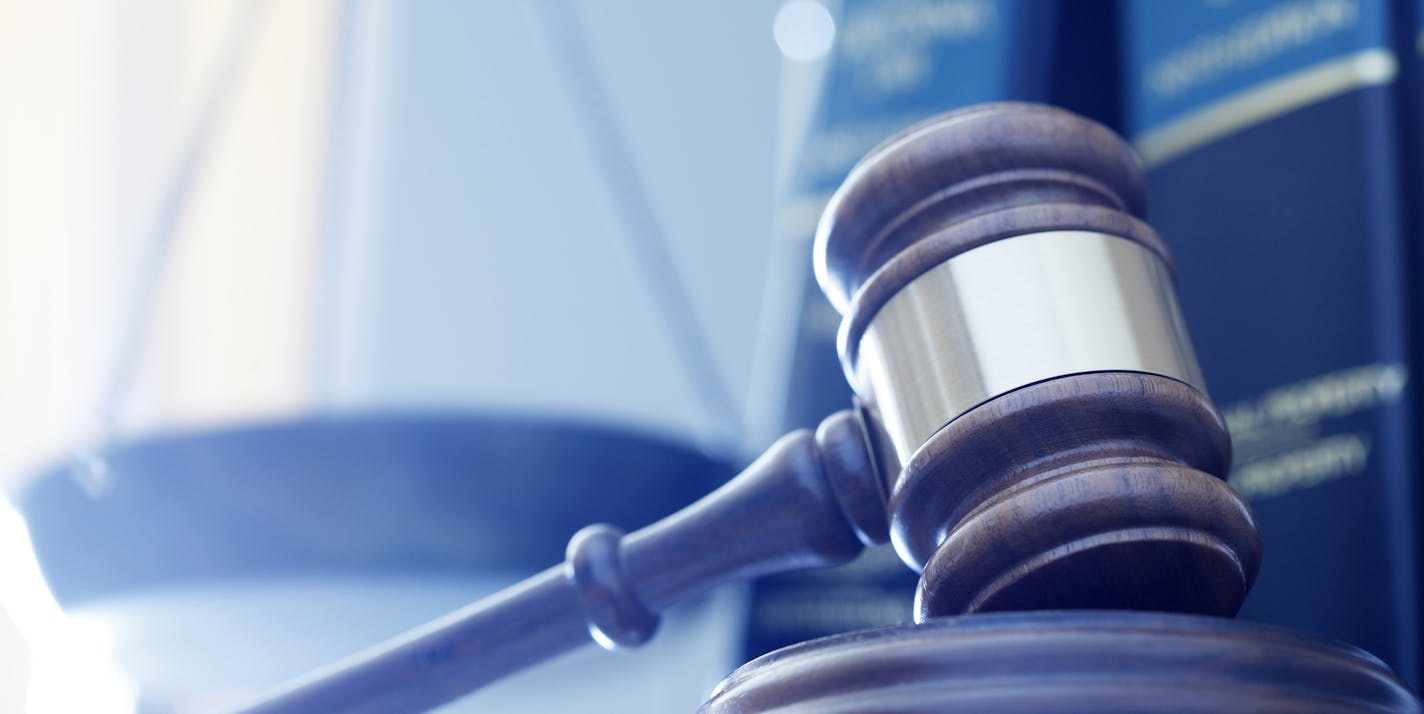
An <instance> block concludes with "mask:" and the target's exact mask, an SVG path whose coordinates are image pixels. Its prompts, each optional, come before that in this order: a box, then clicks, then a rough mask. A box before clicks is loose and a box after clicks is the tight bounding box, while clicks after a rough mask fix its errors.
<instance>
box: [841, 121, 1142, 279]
mask: <svg viewBox="0 0 1424 714" xmlns="http://www.w3.org/2000/svg"><path fill="white" fill-rule="evenodd" d="M1146 193H1147V192H1146V178H1145V175H1144V173H1143V171H1142V168H1141V166H1139V165H1138V163H1137V160H1136V158H1135V157H1134V155H1133V153H1132V151H1131V149H1129V148H1128V147H1127V145H1126V144H1125V143H1123V141H1122V139H1120V138H1118V136H1117V135H1116V134H1114V133H1113V132H1112V130H1110V129H1108V128H1107V127H1104V126H1102V125H1101V124H1098V123H1096V122H1092V121H1089V120H1087V119H1084V118H1082V117H1080V116H1077V115H1075V114H1072V113H1070V112H1067V111H1064V110H1062V109H1057V108H1055V107H1050V106H1047V105H1042V104H1028V103H1022V102H1002V103H993V104H980V105H976V106H973V107H967V108H965V109H961V110H958V111H954V112H949V113H948V114H943V115H940V116H938V117H933V118H931V119H928V120H926V121H924V122H921V123H919V124H916V125H914V126H912V127H910V128H908V129H905V130H904V131H902V132H900V133H899V134H896V135H895V136H892V137H891V138H889V139H887V140H886V141H884V142H883V143H881V144H880V145H879V146H877V147H876V148H875V149H872V150H871V151H870V153H869V154H867V155H866V157H865V158H864V159H862V160H861V162H860V163H859V164H857V165H856V167H855V169H854V171H852V172H851V176H850V178H849V179H847V180H846V183H845V184H844V185H843V186H842V187H841V189H840V190H839V191H837V194H836V197H835V198H834V199H833V201H832V203H831V205H830V206H829V207H828V208H827V215H826V216H825V217H824V218H823V219H822V223H821V230H820V232H819V235H818V236H817V241H816V242H817V245H816V259H817V262H818V263H820V264H821V265H819V266H818V270H819V277H820V278H821V287H822V288H823V289H824V290H825V291H826V294H827V296H829V297H830V298H831V301H832V302H833V303H835V304H836V305H838V306H844V305H846V304H847V303H849V302H850V298H851V296H852V295H854V294H855V293H856V291H858V290H859V289H860V287H861V286H862V285H863V284H864V283H865V282H866V280H868V279H869V277H870V276H871V275H872V274H873V273H875V272H876V271H877V270H880V269H881V268H882V267H883V266H884V265H885V264H887V263H888V262H890V261H891V260H892V259H894V258H895V257H896V256H900V255H901V254H902V253H904V251H905V250H906V249H907V248H909V247H910V246H912V245H913V244H915V243H916V242H919V241H922V240H925V239H926V238H928V237H930V236H932V235H934V234H935V233H937V232H938V231H939V230H941V229H943V228H948V227H950V226H953V225H954V224H956V223H961V222H963V221H965V220H968V219H970V218H974V217H976V216H979V215H983V214H990V213H996V212H1000V211H1005V210H1008V209H1012V208H1016V207H1021V206H1034V205H1048V204H1066V205H1068V206H1080V207H1081V206H1099V207H1103V208H1108V209H1112V210H1113V211H1115V212H1119V213H1125V214H1127V215H1129V216H1139V217H1140V216H1141V215H1142V212H1143V209H1144V206H1145V202H1146ZM1105 232H1112V231H1111V230H1106V231H1105ZM1149 232H1150V230H1149ZM1125 237H1129V238H1131V237H1132V236H1125ZM971 240H972V238H971ZM1158 243H1160V241H1158ZM946 257H947V256H946ZM941 260H943V258H941Z"/></svg>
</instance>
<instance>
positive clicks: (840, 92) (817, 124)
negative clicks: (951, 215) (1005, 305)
mask: <svg viewBox="0 0 1424 714" xmlns="http://www.w3.org/2000/svg"><path fill="white" fill-rule="evenodd" d="M1115 21H1116V16H1115V14H1114V13H1113V12H1112V11H1111V7H1110V5H1109V4H1108V3H1107V2H1103V1H1100V0H1079V1H1078V2H1068V3H1063V2H1059V1H1058V0H1052V1H1044V0H916V1H914V2H908V1H905V0H873V1H872V0H858V1H856V2H845V3H843V4H842V5H841V7H840V13H839V16H838V17H837V18H836V29H837V31H836V39H835V43H834V45H833V48H832V50H831V58H830V65H829V68H828V69H827V71H826V75H825V79H824V85H823V87H822V89H821V93H820V96H819V102H818V106H817V108H816V112H815V115H814V117H813V119H812V122H811V127H810V129H809V131H808V132H807V136H806V137H805V140H804V143H803V145H802V146H801V148H800V151H799V157H798V159H797V160H796V164H795V168H794V170H793V171H794V173H793V175H792V179H791V181H790V190H789V191H788V192H787V193H788V195H786V196H785V197H784V198H783V200H782V206H783V209H782V212H781V213H782V215H781V218H780V223H781V225H780V227H779V229H778V236H777V238H778V240H779V241H780V242H782V243H783V245H786V246H787V248H786V251H785V252H786V254H787V255H790V256H794V260H788V261H786V267H787V270H786V271H785V272H783V273H781V274H778V275H774V276H772V277H771V280H773V281H794V284H795V285H797V286H799V290H797V291H795V292H794V293H793V294H792V295H791V299H792V300H793V301H794V302H795V305H796V306H795V307H794V308H793V312H794V313H795V315H796V319H795V320H794V323H795V324H794V328H793V329H794V334H793V335H791V336H790V339H789V340H788V341H787V343H786V344H787V345H789V348H790V349H789V350H787V352H788V353H789V354H788V355H787V356H786V357H785V359H784V360H783V363H782V368H781V371H780V375H779V376H778V378H776V379H769V380H767V383H768V384H773V385H774V384H781V385H784V386H783V387H782V388H783V389H784V390H785V391H784V393H783V394H784V399H785V403H784V416H783V418H782V419H781V420H779V427H780V428H781V429H783V430H790V429H796V428H814V427H815V425H816V424H817V423H819V422H820V420H821V419H823V418H824V417H825V416H827V415H828V414H831V413H833V412H835V411H837V410H840V409H845V408H847V407H848V406H849V405H850V404H851V391H850V388H849V387H848V386H847V384H846V380H845V376H844V373H843V372H842V370H841V365H840V362H839V360H838V357H837V353H836V331H837V329H838V327H839V322H840V316H839V315H838V314H837V313H836V311H835V310H834V308H832V307H831V305H830V304H829V303H828V302H827V301H826V299H825V297H824V296H823V295H822V293H821V290H820V288H819V287H818V286H817V284H816V281H815V278H814V276H813V275H812V274H811V269H810V267H811V261H810V255H811V238H812V236H813V234H814V233H815V228H816V222H817V220H818V218H819V216H820V213H821V209H822V208H823V207H824V205H825V202H826V200H827V199H828V198H829V197H830V195H831V193H832V192H833V191H834V190H835V189H836V187H837V186H839V185H840V183H841V182H842V180H843V179H844V178H845V177H846V175H847V174H848V173H849V171H850V169H851V167H852V166H853V165H854V164H855V162H856V161H857V160H859V159H860V157H862V156H863V155H865V153H866V152H867V151H869V150H870V149H871V148H873V147H874V146H875V145H876V144H878V143H880V141H881V140H883V139H885V138H886V137H888V136H890V135H891V134H894V133H895V132H897V131H899V130H900V129H903V128H905V127H906V126H908V125H910V124H913V123H915V122H918V121H920V120H922V119H925V118H926V117H929V116H933V115H935V114H939V113H942V112H945V111H949V110H952V109H955V108H958V107H961V106H965V105H969V104H975V103H979V102H985V101H994V100H1005V99H1020V100H1034V101H1052V102H1055V103H1058V104H1062V105H1065V106H1069V107H1070V108H1074V109H1076V110H1078V111H1079V112H1080V113H1085V114H1088V115H1090V116H1094V117H1095V118H1099V119H1101V120H1104V121H1105V122H1107V123H1110V124H1111V123H1115V120H1116V114H1117V102H1118V101H1119V95H1118V93H1117V91H1116V86H1115V84H1114V83H1113V82H1103V81H1102V79H1103V78H1104V77H1113V76H1115V71H1116V70H1115V67H1114V66H1113V65H1112V64H1111V63H1112V62H1113V61H1114V60H1115V57H1116V52H1115V47H1114V45H1113V43H1112V42H1109V41H1104V39H1103V37H1111V36H1112V32H1113V24H1114V23H1115ZM1084 30H1088V32H1085V31H1084ZM1094 32H1097V33H1107V34H1106V35H1098V36H1096V39H1094V37H1095V35H1093V34H1092V33H1094ZM1067 78H1072V79H1074V80H1077V81H1066V80H1067ZM917 579H918V578H917V575H916V574H915V573H913V572H911V571H910V570H909V569H908V568H906V567H905V565H904V564H903V563H901V562H900V560H899V558H898V556H896V555H895V553H894V552H893V551H892V550H891V549H889V548H888V547H880V548H874V549H871V550H869V551H868V552H867V554H866V555H864V556H862V557H861V558H860V559H859V560H857V561H856V562H854V563H852V564H850V565H847V566H845V567H843V568H838V569H833V570H827V571H821V572H810V573H802V574H794V575H786V576H777V577H773V578H767V579H764V580H762V581H760V582H758V583H756V584H755V585H754V586H753V594H752V609H751V614H750V619H749V628H748V637H747V650H746V655H747V656H748V657H754V656H757V655H760V654H762V653H764V652H767V651H769V650H771V649H775V648H778V647H782V646H785V645H789V644H792V643H795V642H801V641H804V640H807V639H811V638H814V637H819V636H823V635H829V634H834V633H839V632H845V631H849V630H854V629H864V628H868V627H876V626H882V625H890V624H896V623H900V622H908V621H909V620H910V619H911V605H912V600H913V593H914V589H915V585H916V582H917Z"/></svg>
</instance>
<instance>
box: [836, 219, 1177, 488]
mask: <svg viewBox="0 0 1424 714" xmlns="http://www.w3.org/2000/svg"><path fill="white" fill-rule="evenodd" d="M1102 371H1132V372H1148V373H1152V374H1159V375H1162V376H1165V377H1171V378H1173V379H1176V380H1179V381H1182V382H1185V383H1187V384H1189V385H1191V386H1193V387H1196V388H1197V389H1200V390H1202V391H1203V392H1204V391H1205V387H1204V385H1203V381H1202V377H1201V370H1200V368H1199V367H1198V366H1197V361H1196V355H1195V353H1194V352H1193V350H1192V346H1191V341H1190V339H1189V338H1188V336H1187V331H1186V327H1185V325H1184V324H1183V322H1182V317H1181V313H1180V311H1179V309H1178V307H1177V299H1176V294H1175V291H1174V289H1173V285H1172V276H1171V274H1170V273H1169V272H1168V270H1167V267H1166V266H1165V265H1164V264H1163V263H1162V261H1161V260H1160V259H1159V258H1158V257H1157V256H1156V255H1154V254H1153V253H1152V252H1151V251H1149V250H1148V249H1146V248H1144V247H1143V246H1141V245H1139V244H1137V243H1134V242H1132V241H1129V240H1126V239H1123V238H1119V237H1116V236H1112V235H1106V234H1101V233H1093V232H1088V231H1050V232H1045V233H1035V234H1031V235H1024V236H1018V237H1015V238H1007V239H1004V240H1000V241H996V242H993V243H990V244H988V245H985V246H981V247H979V248H975V249H973V250H970V251H968V252H966V253H963V254H960V255H957V256H955V257H953V258H951V259H949V260H947V261H945V262H944V263H941V264H940V265H938V266H937V267H935V268H933V269H931V270H930V271H928V272H926V273H925V274H924V275H922V276H920V277H919V278H916V279H915V280H914V282H912V283H910V284H909V285H907V286H906V287H905V288H904V289H903V290H902V291H900V293H899V294H897V295H895V296H894V297H893V298H891V299H890V301H889V302H888V303H886V305H885V306H884V307H883V308H881V310H880V312H879V313H878V314H877V315H876V316H875V318H874V319H873V320H872V321H871V324H870V327H869V328H868V329H867V330H866V332H865V335H864V336H863V337H862V338H861V345H860V359H859V360H858V362H857V364H856V379H857V380H858V381H859V382H860V384H859V387H860V390H859V391H861V393H862V394H864V395H867V396H868V397H869V401H870V403H871V405H872V407H873V409H874V410H875V411H876V412H877V413H878V414H879V416H880V418H881V420H883V422H884V428H885V430H886V432H887V433H888V435H889V437H890V440H891V442H892V443H893V444H894V446H895V451H896V453H897V455H898V457H899V460H900V464H901V465H902V466H903V465H904V464H905V463H906V462H907V461H908V460H909V458H910V456H911V455H912V454H913V453H914V451H915V450H916V449H918V448H919V446H920V445H921V444H923V443H924V442H925V440H927V439H928V438H929V437H930V436H931V435H932V434H934V432H935V431H937V430H939V428H940V427H942V426H944V425H945V424H948V423H949V422H950V421H951V420H953V419H954V418H955V417H957V416H959V415H960V414H963V413H964V412H966V411H969V410H970V409H972V408H974V407H975V406H977V405H978V404H981V403H983V402H985V401H987V400H989V399H991V398H993V397H995V396H998V395H1000V394H1004V393H1006V392H1009V391H1012V390H1014V389H1017V388H1019V387H1023V386H1026V385H1029V384H1033V383H1034V382H1039V381H1042V380H1045V379H1050V378H1053V377H1059V376H1065V375H1070V374H1079V373H1084V372H1102Z"/></svg>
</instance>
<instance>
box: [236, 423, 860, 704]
mask: <svg viewBox="0 0 1424 714" xmlns="http://www.w3.org/2000/svg"><path fill="white" fill-rule="evenodd" d="M867 433H868V432H867V431H866V430H865V428H864V424H863V421H862V418H861V416H860V414H859V413H858V412H854V411H849V410H847V411H841V412H837V413H836V414H833V415H831V416H830V417H827V418H826V420H825V421H823V422H821V424H820V426H819V428H817V429H816V431H815V432H814V433H812V432H811V431H809V430H802V431H797V432H792V433H790V434H787V435H786V436H784V437H782V438H781V439H780V440H778V441H777V442H776V443H775V444H773V445H772V446H771V448H770V449H768V450H767V451H766V453H764V454H762V456H761V458H759V459H757V460H756V462H754V463H753V464H752V465H751V466H749V467H747V469H746V470H745V471H743V472H742V473H741V474H739V475H738V476H737V477H736V478H734V479H732V480H731V481H729V482H728V483H727V484H726V485H724V486H723V487H722V488H720V489H718V490H717V491H715V492H713V493H711V494H709V495H708V496H706V497H704V498H703V499H702V500H700V501H698V502H696V503H694V504H692V505H690V506H688V507H687V508H684V509H683V510H681V511H678V512H677V513H675V514H673V515H671V516H668V517H667V518H664V519H663V520H661V521H658V522H657V523H654V524H652V525H650V526H648V527H646V528H643V529H641V530H639V531H637V532H635V533H633V534H631V535H627V536H624V535H623V534H622V532H621V531H619V530H617V529H616V528H613V527H612V526H606V525H594V526H589V527H587V528H584V529H583V530H581V531H579V532H578V533H577V534H575V535H574V537H573V539H572V540H570V541H569V548H568V557H567V559H566V560H565V562H564V563H563V564H562V565H559V566H555V567H553V568H550V569H548V570H545V571H544V572H542V573H540V574H538V575H535V576H534V577H532V578H529V579H528V580H525V581H523V582H521V583H519V584H517V585H514V586H512V587H510V588H508V589H506V590H503V591H501V592H499V593H496V594H494V595H491V596H489V597H487V598H485V599H483V600H480V601H478V602H475V603H473V604H471V605H468V606H466V607H465V608H463V609H460V610H457V611H455V612H452V613H450V614H448V615H446V616H445V617H442V618H440V619H438V620H435V621H433V622H430V623H427V624H425V625H423V626H421V627H419V628H416V629H414V630H412V631H410V632H407V633H405V634H403V635H400V636H398V637H396V638H394V639H392V640H390V641H388V642H385V643H383V644H381V645H378V646H376V647H374V648H372V649H370V650H367V651H365V652H363V653H360V654H357V655H355V656H353V657H351V658H350V659H348V660H345V661H342V662H338V663H336V664H334V665H332V666H330V667H328V668H326V669H323V670H319V671H316V672H313V673H311V674H309V675H307V676H305V677H303V678H301V679H299V680H296V681H294V682H291V683H289V684H287V685H285V686H284V687H282V688H281V689H279V690H278V691H276V692H274V693H272V694H271V695H270V696H269V697H267V698H266V699H264V700H262V701H260V702H257V703H255V704H252V705H249V706H248V707H247V708H245V709H243V710H242V711H244V712H250V713H254V714H255V713H257V712H262V713H276V712H293V713H295V712H303V713H305V712H317V711H319V712H352V713H354V712H371V713H377V712H379V713H382V714H385V713H389V712H411V711H424V710H426V709H430V708H433V707H436V706H439V705H441V704H444V703H446V702H449V701H452V700H454V699H457V698H459V697H461V696H463V695H465V694H468V693H469V692H472V691H474V690H476V689H478V688H479V687H481V686H484V685H486V684H489V683H491V682H494V681H495V680H498V679H500V678H501V677H504V676H506V675H509V674H512V673H514V672H516V671H519V670H521V669H523V668H525V667H527V666H529V665H532V664H536V663H538V662H542V661H545V660H548V659H550V658H552V657H554V656H556V655H559V654H561V653H563V652H566V651H568V650H570V649H573V648H574V647H576V646H579V645H582V644H584V643H586V642H588V641H589V639H590V638H592V639H594V640H596V641H598V642H599V644H601V645H603V646H604V647H607V648H609V649H618V648H625V647H635V646H637V645H640V644H642V643H643V642H646V641H647V640H648V638H650V637H651V636H652V635H653V632H654V631H655V630H656V629H657V623H658V613H661V612H662V611H664V610H666V609H667V608H669V607H671V606H672V605H675V604H677V603H680V602H684V601H686V600H689V599H691V598H693V597H696V596H698V595H701V594H703V593H706V592H707V591H709V590H711V589H713V588H715V587H717V586H719V585H723V584H726V583H730V582H737V581H742V580H747V579H750V578H755V577H758V576H762V575H769V574H772V573H780V572H787V571H791V570H801V569H805V568H814V567H824V566H830V565H838V564H840V563H845V562H848V561H849V560H851V559H852V558H854V557H855V556H856V555H857V554H859V553H860V551H861V550H862V549H863V547H864V545H865V544H873V543H882V542H884V541H885V540H886V537H887V524H886V512H885V492H884V486H883V481H882V480H881V478H880V477H879V475H878V474H877V472H876V469H875V463H876V461H875V459H873V458H872V456H871V453H870V446H869V443H870V442H869V439H868V438H867V436H866V435H867Z"/></svg>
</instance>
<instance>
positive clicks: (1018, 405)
mask: <svg viewBox="0 0 1424 714" xmlns="http://www.w3.org/2000/svg"><path fill="white" fill-rule="evenodd" d="M1230 462H1231V442H1230V440H1229V438H1228V437H1227V433H1226V425H1225V423H1224V422H1223V421H1222V418H1221V415H1220V414H1218V413H1217V411H1216V409H1215V408H1213V407H1212V405H1211V402H1210V401H1209V400H1208V399H1207V398H1206V397H1205V396H1204V395H1202V394H1201V393H1200V392H1198V391H1196V390H1195V389H1192V388H1191V387H1188V386H1186V385H1184V384H1182V383H1180V382H1177V381H1174V380H1171V379H1167V378H1165V377H1158V376H1156V375H1149V374H1138V373H1113V372H1107V373H1096V374H1081V375H1073V376H1068V377H1062V378H1059V379H1055V380H1050V381H1048V382H1042V383H1039V384H1034V385H1031V386H1029V387H1025V388H1023V389H1020V390H1018V391H1015V392H1011V393H1009V394H1006V395H1004V396H1002V397H1000V398H998V399H995V400H993V401H991V402H988V403H987V404H984V405H982V406H980V407H978V408H976V409H974V410H972V411H970V412H969V413H967V414H965V415H964V416H962V417H960V418H958V419H956V420H954V421H953V422H951V423H950V424H949V425H948V426H946V427H945V428H944V429H942V430H940V431H939V432H938V433H937V434H935V435H934V436H933V437H932V438H931V439H930V441H929V442H928V443H927V444H925V446H924V447H923V448H922V449H921V450H920V451H919V452H918V453H917V454H916V455H915V458H914V460H913V461H912V462H911V463H910V464H909V466H907V467H906V469H905V471H904V473H903V474H902V475H901V477H900V479H899V480H898V481H897V482H896V484H895V487H894V489H893V491H892V493H891V500H890V509H891V513H892V522H893V523H894V528H895V531H894V535H895V539H896V542H897V543H898V544H899V545H901V551H902V553H905V554H907V555H910V556H913V557H914V558H915V560H916V561H918V562H919V563H920V564H921V565H922V567H923V569H924V574H923V577H922V578H921V579H920V588H919V593H918V600H917V608H918V617H919V618H920V619H921V620H923V619H926V618H930V617H936V616H940V615H955V614H960V613H966V612H979V611H987V610H1040V609H1058V608H1112V609H1133V610H1169V611H1177V612H1192V613H1202V614H1211V615H1225V616H1230V615H1234V614H1236V611H1237V610H1238V609H1239V608H1240V607H1241V602H1242V600H1244V599H1245V597H1246V593H1247V591H1248V590H1249V589H1250V587H1251V582H1252V581H1253V580H1254V579H1255V577H1256V571H1257V569H1258V568H1259V566H1260V561H1261V537H1260V534H1259V533H1258V532H1257V530H1256V524H1255V522H1254V520H1253V519H1252V517H1251V509H1250V507H1249V506H1248V505H1247V504H1246V502H1245V501H1244V500H1243V499H1242V498H1241V497H1240V496H1239V495H1238V494H1237V493H1236V492H1235V491H1234V490H1232V489H1231V487H1230V486H1228V485H1226V483H1225V482H1224V481H1222V480H1221V478H1219V475H1222V474H1225V473H1226V470H1227V467H1228V466H1229V465H1230ZM944 533H947V535H945V536H943V541H942V542H940V541H937V540H936V538H937V537H939V536H940V534H944Z"/></svg>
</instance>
